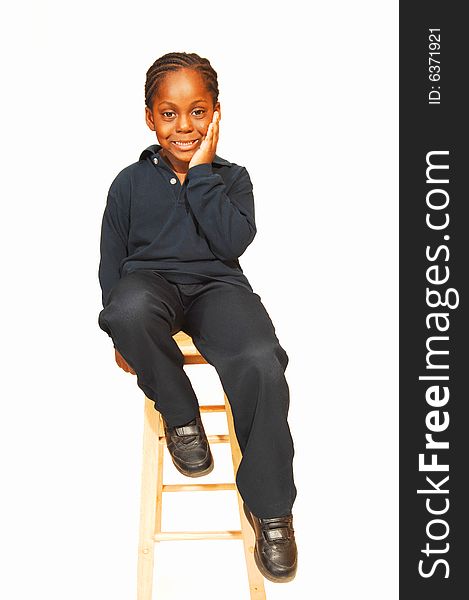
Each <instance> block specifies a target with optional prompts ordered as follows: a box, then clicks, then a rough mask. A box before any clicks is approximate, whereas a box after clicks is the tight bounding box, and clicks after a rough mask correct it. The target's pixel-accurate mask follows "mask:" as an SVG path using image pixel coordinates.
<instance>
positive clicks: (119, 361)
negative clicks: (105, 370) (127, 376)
mask: <svg viewBox="0 0 469 600" xmlns="http://www.w3.org/2000/svg"><path fill="white" fill-rule="evenodd" d="M114 350H115V354H116V363H117V364H118V365H119V367H120V368H121V369H124V371H125V372H126V373H132V375H135V371H134V370H133V369H132V367H130V366H129V365H128V364H127V362H126V361H125V360H124V359H123V357H122V355H121V354H120V352H118V351H117V350H116V349H115V348H114Z"/></svg>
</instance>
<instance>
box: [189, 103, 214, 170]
mask: <svg viewBox="0 0 469 600" xmlns="http://www.w3.org/2000/svg"><path fill="white" fill-rule="evenodd" d="M219 120H220V119H219V113H218V112H217V111H215V112H214V113H213V118H212V121H211V123H209V126H208V129H207V133H206V134H205V137H204V139H203V140H202V142H201V144H200V147H199V148H198V149H197V150H196V151H195V152H194V156H193V157H192V158H191V160H190V162H189V169H190V168H191V167H195V165H201V164H204V163H208V164H211V162H212V161H213V158H214V156H215V152H216V149H217V144H218V135H219Z"/></svg>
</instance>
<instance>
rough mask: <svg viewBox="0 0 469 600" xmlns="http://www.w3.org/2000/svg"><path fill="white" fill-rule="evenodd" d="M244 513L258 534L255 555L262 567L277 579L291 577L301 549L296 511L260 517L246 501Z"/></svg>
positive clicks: (280, 580)
mask: <svg viewBox="0 0 469 600" xmlns="http://www.w3.org/2000/svg"><path fill="white" fill-rule="evenodd" d="M243 508H244V513H245V515H246V517H247V520H248V521H249V523H250V524H251V527H252V528H253V529H254V533H255V534H256V547H255V548H254V559H255V561H256V565H257V568H258V569H259V571H260V572H261V573H262V575H264V577H266V578H267V579H269V580H270V581H274V582H275V583H283V582H287V581H291V580H292V579H294V577H295V575H296V570H297V566H298V551H297V548H296V541H295V530H294V529H293V515H292V514H289V515H287V516H284V517H272V518H269V519H260V518H259V517H256V516H255V515H253V514H252V512H251V511H250V510H249V508H248V507H247V506H246V503H245V502H243Z"/></svg>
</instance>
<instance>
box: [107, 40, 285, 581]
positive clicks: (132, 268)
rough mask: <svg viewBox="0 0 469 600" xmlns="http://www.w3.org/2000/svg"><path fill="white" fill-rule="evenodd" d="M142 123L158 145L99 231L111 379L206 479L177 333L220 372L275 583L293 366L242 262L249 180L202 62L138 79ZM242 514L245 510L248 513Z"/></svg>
mask: <svg viewBox="0 0 469 600" xmlns="http://www.w3.org/2000/svg"><path fill="white" fill-rule="evenodd" d="M145 101H146V108H145V115H146V123H147V125H148V127H149V128H150V129H151V130H152V131H154V132H155V133H156V137H157V139H158V142H159V144H154V145H152V146H150V147H149V148H147V149H146V150H144V151H143V152H142V154H141V155H140V158H139V160H138V161H137V162H136V163H133V164H131V165H130V166H128V167H126V168H125V169H123V170H122V171H121V172H120V173H119V174H118V175H117V177H116V178H115V179H114V181H113V182H112V184H111V187H110V190H109V194H108V199H107V204H106V208H105V211H104V215H103V222H102V231H101V261H100V265H99V281H100V284H101V288H102V301H103V307H104V308H103V310H102V311H101V312H100V314H99V326H100V327H101V329H103V331H105V332H106V333H107V334H108V335H109V336H110V337H111V338H112V340H113V343H114V347H115V354H116V360H117V363H118V364H119V366H121V367H122V368H123V369H124V370H126V371H128V372H132V373H135V374H136V375H137V384H138V386H139V387H140V388H141V389H142V390H143V392H144V393H145V395H146V396H147V397H148V398H150V399H151V400H153V401H154V402H155V409H157V410H158V411H160V412H161V414H162V417H163V422H164V426H165V433H166V439H167V446H168V450H169V452H170V454H171V457H172V460H173V462H174V464H175V466H176V467H177V468H178V469H179V471H181V472H182V473H184V474H185V475H188V476H190V477H197V476H201V475H204V474H206V473H209V472H210V471H211V470H212V469H213V457H212V454H211V452H210V447H209V444H208V441H207V437H206V435H205V431H204V427H203V424H202V421H201V418H200V412H199V404H198V400H197V397H196V395H195V393H194V390H193V388H192V386H191V383H190V380H189V379H188V377H187V375H186V373H185V371H184V369H183V363H184V358H183V356H182V354H181V352H180V350H179V348H178V346H177V344H176V342H175V341H174V339H173V337H172V336H173V335H174V334H176V333H177V332H178V331H181V330H182V331H185V332H186V333H187V334H188V335H190V336H191V337H192V339H193V341H194V344H195V346H196V347H197V349H198V350H199V351H200V353H201V354H202V356H204V358H205V359H206V360H207V362H208V363H210V364H211V365H213V366H214V367H215V369H216V370H217V372H218V374H219V376H220V380H221V382H222V385H223V388H224V390H225V392H226V394H227V397H228V400H229V402H230V406H231V408H232V412H233V419H234V425H235V431H236V435H237V438H238V442H239V446H240V449H241V452H242V455H243V457H242V460H241V463H240V466H239V469H238V472H237V476H236V484H237V487H238V490H239V493H240V494H241V496H242V498H243V500H244V501H245V504H244V509H245V512H246V516H247V518H248V520H249V522H250V523H251V525H252V527H253V528H254V531H255V532H256V540H257V541H256V548H255V558H256V562H257V565H258V567H259V569H260V571H261V572H262V573H263V575H264V576H265V577H267V578H268V579H270V580H271V581H278V582H283V581H290V580H291V579H293V577H294V576H295V574H296V570H297V548H296V542H295V536H294V529H293V517H292V513H291V510H292V506H293V503H294V501H295V498H296V487H295V484H294V479H293V468H292V460H293V456H294V447H293V440H292V437H291V433H290V429H289V426H288V422H287V415H288V408H289V389H288V384H287V382H286V380H285V369H286V367H287V364H288V356H287V354H286V352H285V350H284V349H283V348H282V347H281V345H280V343H279V340H278V338H277V336H276V334H275V329H274V326H273V324H272V321H271V320H270V317H269V316H268V314H267V312H266V309H265V308H264V306H263V304H262V303H261V299H260V297H259V295H258V294H256V293H254V291H253V289H252V287H251V285H250V284H249V281H248V280H247V278H246V276H245V275H244V273H243V271H242V269H241V266H240V264H239V261H238V258H239V257H240V256H241V254H243V252H244V251H245V250H246V248H247V246H248V245H249V244H250V243H251V242H252V240H253V238H254V236H255V234H256V225H255V220H254V198H253V191H252V184H251V181H250V178H249V174H248V172H247V170H246V169H245V168H244V167H241V166H239V165H237V164H235V163H231V162H229V161H228V160H225V159H223V158H220V157H219V156H217V155H216V153H215V152H216V147H217V142H218V135H219V120H220V117H221V110H220V103H219V102H218V83H217V74H216V72H215V71H214V70H213V68H212V67H211V65H210V63H209V61H208V60H207V59H205V58H201V57H200V56H198V55H197V54H186V53H180V52H172V53H169V54H166V55H164V56H162V57H161V58H159V59H158V60H157V61H155V63H154V64H153V65H152V66H151V67H150V69H149V70H148V72H147V80H146V85H145ZM248 507H249V508H248Z"/></svg>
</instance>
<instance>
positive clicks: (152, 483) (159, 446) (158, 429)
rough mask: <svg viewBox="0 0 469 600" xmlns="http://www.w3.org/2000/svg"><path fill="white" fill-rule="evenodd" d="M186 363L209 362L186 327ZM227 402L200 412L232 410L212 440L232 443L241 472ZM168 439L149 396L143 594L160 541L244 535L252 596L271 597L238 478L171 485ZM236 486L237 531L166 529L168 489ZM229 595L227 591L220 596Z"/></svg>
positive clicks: (182, 343)
mask: <svg viewBox="0 0 469 600" xmlns="http://www.w3.org/2000/svg"><path fill="white" fill-rule="evenodd" d="M174 339H175V340H176V342H177V344H178V346H179V348H180V349H181V352H182V353H183V354H184V362H185V364H207V362H206V360H205V359H204V358H203V357H202V356H201V354H200V353H199V351H198V350H197V348H196V347H195V346H194V344H193V342H192V339H191V338H190V337H189V336H188V335H186V334H185V333H183V332H179V333H178V334H176V335H175V336H174ZM224 400H225V404H224V405H202V404H201V405H200V412H201V413H202V414H203V413H208V412H219V411H224V412H226V418H227V424H228V435H208V436H207V438H208V441H209V443H210V444H218V443H229V444H230V446H231V455H232V459H233V473H234V477H236V472H237V470H238V466H239V463H240V461H241V458H242V455H241V451H240V448H239V445H238V441H237V438H236V434H235V431H234V424H233V415H232V412H231V407H230V405H229V402H228V398H227V396H226V394H224ZM165 444H166V439H165V435H164V427H163V421H162V417H161V414H160V413H159V412H158V411H156V410H155V405H154V402H153V401H152V400H150V399H149V398H147V397H145V399H144V431H143V463H142V487H141V510H140V537H139V548H138V574H137V599H138V600H152V587H153V567H154V545H155V542H162V541H168V540H209V539H211V540H220V539H223V540H242V541H243V547H244V554H245V559H246V567H247V576H248V581H249V590H250V598H251V599H252V600H265V597H266V596H265V590H264V579H263V576H262V575H261V573H260V572H259V570H258V569H257V566H256V564H255V561H254V545H255V537H254V532H253V531H252V528H251V526H250V525H249V523H248V521H247V519H246V516H245V514H244V510H243V500H242V498H241V496H240V494H239V492H238V490H237V488H236V483H235V481H233V482H229V483H211V484H210V483H187V484H186V483H184V484H174V485H165V484H164V482H163V458H164V445H165ZM217 490H234V491H235V492H236V495H237V498H238V509H239V517H240V525H241V528H240V529H239V530H235V531H170V532H165V531H161V510H162V494H163V493H165V492H185V491H191V492H193V491H213V492H215V491H217ZM220 597H223V594H221V595H220Z"/></svg>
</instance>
